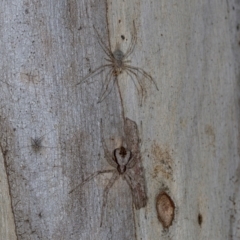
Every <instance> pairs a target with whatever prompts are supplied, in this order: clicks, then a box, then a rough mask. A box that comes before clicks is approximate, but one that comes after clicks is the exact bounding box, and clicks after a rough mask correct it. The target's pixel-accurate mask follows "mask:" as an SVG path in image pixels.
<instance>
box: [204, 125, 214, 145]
mask: <svg viewBox="0 0 240 240" xmlns="http://www.w3.org/2000/svg"><path fill="white" fill-rule="evenodd" d="M204 130H205V133H206V134H207V136H208V137H209V141H210V143H209V144H208V145H209V146H211V147H214V148H215V139H216V136H215V132H214V129H213V127H212V126H211V125H208V124H206V125H205V129H204Z"/></svg>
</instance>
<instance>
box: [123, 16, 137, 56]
mask: <svg viewBox="0 0 240 240" xmlns="http://www.w3.org/2000/svg"><path fill="white" fill-rule="evenodd" d="M136 43H137V30H136V26H135V23H134V21H133V37H132V39H131V43H130V45H129V47H128V49H127V52H126V54H125V55H124V58H127V57H129V55H130V54H132V53H133V51H134V49H135V46H136Z"/></svg>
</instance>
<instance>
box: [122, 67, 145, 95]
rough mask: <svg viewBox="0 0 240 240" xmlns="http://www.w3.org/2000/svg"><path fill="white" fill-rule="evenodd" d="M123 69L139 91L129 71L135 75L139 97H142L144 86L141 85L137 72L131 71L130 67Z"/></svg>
mask: <svg viewBox="0 0 240 240" xmlns="http://www.w3.org/2000/svg"><path fill="white" fill-rule="evenodd" d="M125 70H126V73H127V74H128V75H129V76H130V77H131V79H132V81H133V83H134V85H135V87H136V88H137V90H138V92H139V89H138V87H137V85H136V83H135V81H134V79H133V77H132V75H131V74H130V73H132V74H133V75H134V76H135V77H136V79H137V81H138V84H139V86H140V88H141V97H142V98H143V92H144V88H143V86H142V83H141V81H140V80H139V79H138V76H137V74H136V73H135V72H133V71H132V70H131V69H125ZM129 72H130V73H129Z"/></svg>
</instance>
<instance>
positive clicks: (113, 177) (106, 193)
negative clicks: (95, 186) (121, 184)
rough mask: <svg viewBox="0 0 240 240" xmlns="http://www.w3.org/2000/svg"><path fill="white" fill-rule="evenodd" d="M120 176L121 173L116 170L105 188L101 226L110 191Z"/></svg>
mask: <svg viewBox="0 0 240 240" xmlns="http://www.w3.org/2000/svg"><path fill="white" fill-rule="evenodd" d="M119 177H120V175H119V173H118V171H117V170H115V172H114V173H113V175H112V177H111V179H110V180H109V183H108V184H107V186H106V188H105V189H104V193H103V204H102V213H101V222H100V227H101V226H102V222H103V216H104V212H105V207H106V204H107V198H108V192H109V190H110V189H111V187H112V186H113V184H114V183H115V182H116V181H117V179H118V178H119Z"/></svg>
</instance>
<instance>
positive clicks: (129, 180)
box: [124, 173, 133, 193]
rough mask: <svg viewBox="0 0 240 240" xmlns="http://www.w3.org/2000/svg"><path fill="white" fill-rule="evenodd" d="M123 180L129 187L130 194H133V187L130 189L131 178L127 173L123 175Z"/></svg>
mask: <svg viewBox="0 0 240 240" xmlns="http://www.w3.org/2000/svg"><path fill="white" fill-rule="evenodd" d="M124 179H125V180H126V182H127V184H128V186H129V187H130V190H131V192H132V193H133V187H132V180H131V177H130V176H129V175H128V174H127V173H125V174H124Z"/></svg>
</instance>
